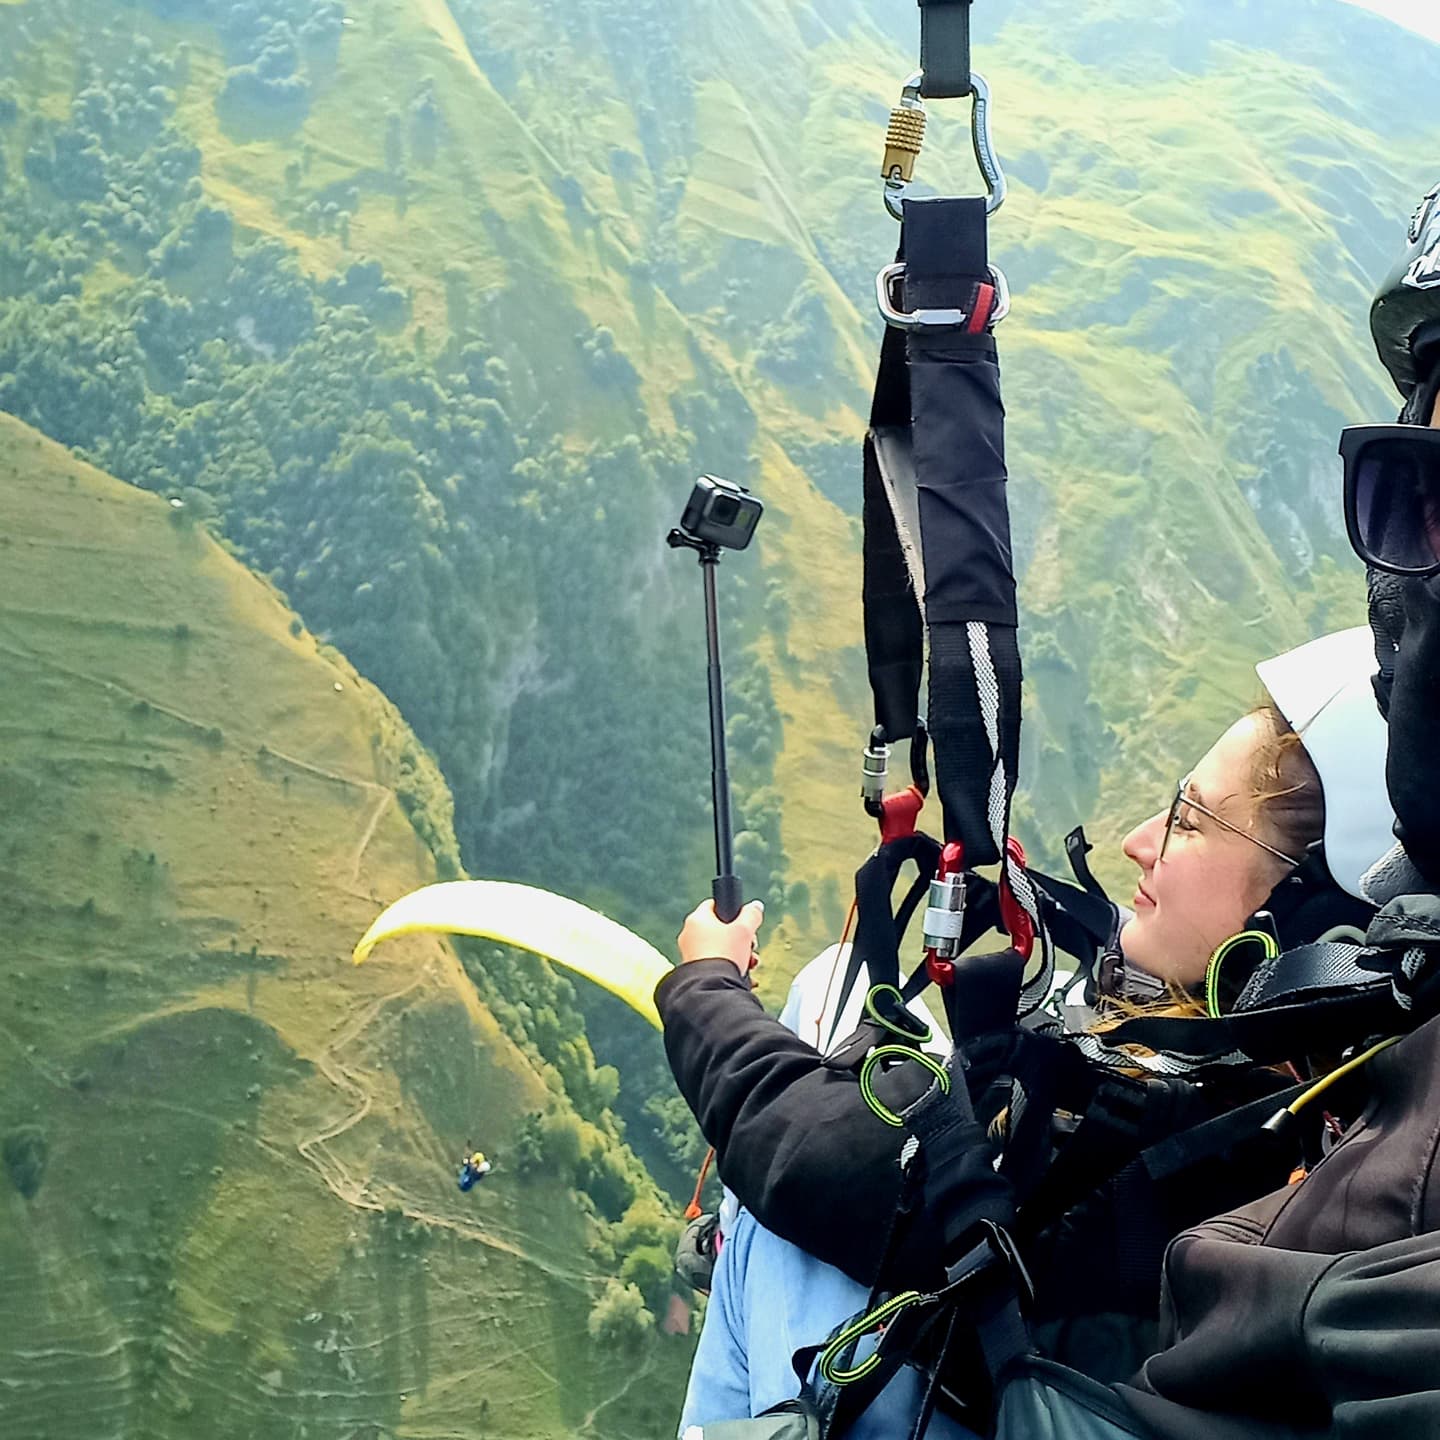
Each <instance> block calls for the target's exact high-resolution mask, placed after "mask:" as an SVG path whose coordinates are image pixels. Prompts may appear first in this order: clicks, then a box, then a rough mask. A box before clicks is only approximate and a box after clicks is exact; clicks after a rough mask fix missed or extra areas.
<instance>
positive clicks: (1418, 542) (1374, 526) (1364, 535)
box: [1340, 425, 1440, 575]
mask: <svg viewBox="0 0 1440 1440" xmlns="http://www.w3.org/2000/svg"><path fill="white" fill-rule="evenodd" d="M1340 455H1341V457H1342V458H1343V460H1344V462H1345V528H1346V529H1347V530H1348V531H1349V532H1350V544H1351V545H1352V546H1353V547H1354V549H1355V553H1356V554H1357V555H1358V556H1359V557H1360V558H1361V559H1362V560H1363V561H1364V562H1365V563H1366V564H1367V565H1370V566H1373V567H1374V568H1375V569H1376V570H1386V571H1388V572H1389V573H1390V574H1392V575H1436V574H1440V430H1432V429H1430V428H1429V427H1428V426H1424V425H1352V426H1350V427H1349V428H1348V429H1346V430H1343V431H1342V432H1341V434H1340Z"/></svg>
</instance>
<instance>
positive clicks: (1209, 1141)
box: [1139, 1080, 1311, 1180]
mask: <svg viewBox="0 0 1440 1440" xmlns="http://www.w3.org/2000/svg"><path fill="white" fill-rule="evenodd" d="M1310 1088H1311V1082H1310V1081H1308V1080H1306V1081H1304V1082H1302V1083H1301V1084H1299V1085H1292V1086H1291V1087H1290V1088H1289V1089H1288V1090H1277V1091H1274V1092H1272V1093H1271V1094H1269V1095H1262V1096H1261V1097H1260V1098H1259V1099H1258V1100H1251V1101H1250V1102H1249V1103H1248V1104H1246V1105H1240V1106H1237V1107H1236V1108H1235V1109H1234V1110H1227V1111H1226V1112H1225V1114H1223V1115H1217V1116H1216V1117H1215V1118H1214V1119H1213V1120H1206V1121H1205V1122H1204V1123H1203V1124H1200V1125H1192V1126H1191V1127H1190V1128H1189V1129H1188V1130H1182V1131H1181V1132H1180V1133H1179V1134H1178V1135H1172V1136H1170V1137H1169V1139H1166V1140H1160V1141H1157V1142H1156V1143H1155V1144H1154V1145H1150V1146H1147V1147H1146V1149H1144V1150H1142V1151H1141V1152H1140V1156H1139V1159H1140V1163H1141V1164H1142V1165H1143V1166H1144V1167H1145V1170H1146V1172H1147V1173H1148V1174H1149V1176H1150V1178H1151V1179H1152V1180H1168V1179H1169V1178H1170V1177H1171V1176H1172V1175H1179V1174H1181V1173H1182V1172H1183V1171H1185V1170H1188V1169H1189V1168H1190V1167H1191V1166H1192V1165H1198V1164H1199V1163H1200V1161H1202V1160H1209V1159H1211V1158H1212V1157H1213V1156H1216V1155H1221V1154H1223V1153H1224V1152H1225V1151H1226V1150H1228V1149H1230V1147H1231V1146H1232V1145H1234V1144H1235V1143H1236V1142H1237V1141H1240V1140H1245V1139H1249V1138H1251V1137H1253V1136H1256V1135H1259V1134H1261V1133H1263V1127H1264V1124H1265V1122H1266V1121H1267V1120H1268V1119H1269V1118H1270V1117H1271V1116H1272V1115H1273V1114H1275V1112H1276V1111H1277V1110H1283V1109H1284V1108H1285V1107H1286V1106H1287V1105H1290V1104H1291V1103H1292V1102H1294V1101H1296V1100H1298V1099H1299V1098H1300V1097H1301V1096H1302V1095H1303V1094H1304V1093H1305V1092H1306V1091H1307V1090H1308V1089H1310Z"/></svg>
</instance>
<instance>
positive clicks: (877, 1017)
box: [865, 985, 934, 1045]
mask: <svg viewBox="0 0 1440 1440" xmlns="http://www.w3.org/2000/svg"><path fill="white" fill-rule="evenodd" d="M882 994H883V995H887V996H888V995H893V996H894V997H895V1013H896V1014H897V1015H900V1016H903V1017H904V1018H903V1019H901V1020H894V1019H891V1018H890V1017H889V1016H888V1015H882V1014H881V1013H880V1007H879V1006H878V1005H877V1004H876V1003H875V997H876V996H877V995H882ZM865 1013H866V1014H867V1015H868V1016H869V1017H870V1018H871V1019H872V1020H873V1021H874V1022H875V1023H876V1024H877V1025H878V1026H880V1028H881V1029H882V1030H888V1031H889V1032H890V1033H891V1034H892V1035H898V1036H899V1037H900V1038H901V1039H902V1040H904V1041H906V1042H908V1043H909V1044H911V1045H928V1044H929V1043H930V1041H931V1040H932V1039H934V1036H933V1034H932V1033H931V1030H930V1027H929V1026H928V1025H925V1024H923V1023H922V1022H921V1020H920V1018H919V1017H918V1016H917V1015H915V1014H914V1013H913V1012H912V1011H911V1010H910V1009H909V1007H908V1006H907V1005H906V1004H905V997H904V996H903V995H902V994H901V993H900V991H899V990H898V989H896V987H895V986H894V985H872V986H871V987H870V993H869V994H868V995H867V996H866V997H865ZM907 1021H908V1022H909V1028H907V1024H906V1022H907Z"/></svg>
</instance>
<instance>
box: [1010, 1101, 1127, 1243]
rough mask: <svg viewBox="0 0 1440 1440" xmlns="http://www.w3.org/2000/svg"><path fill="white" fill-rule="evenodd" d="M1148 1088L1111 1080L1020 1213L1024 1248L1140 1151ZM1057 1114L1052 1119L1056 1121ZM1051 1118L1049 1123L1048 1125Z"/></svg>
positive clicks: (1018, 1230) (1018, 1231)
mask: <svg viewBox="0 0 1440 1440" xmlns="http://www.w3.org/2000/svg"><path fill="white" fill-rule="evenodd" d="M1148 1102H1149V1096H1148V1094H1147V1086H1146V1082H1145V1081H1143V1080H1135V1079H1132V1078H1131V1077H1130V1076H1127V1075H1118V1074H1117V1075H1107V1076H1105V1077H1104V1078H1103V1079H1102V1080H1101V1081H1100V1083H1099V1084H1098V1085H1097V1086H1096V1087H1095V1091H1094V1094H1093V1095H1092V1096H1091V1099H1090V1103H1089V1104H1088V1105H1087V1106H1086V1107H1085V1111H1084V1113H1083V1115H1082V1116H1081V1119H1080V1124H1079V1125H1078V1126H1077V1127H1076V1129H1075V1133H1074V1134H1073V1135H1071V1136H1070V1138H1069V1139H1068V1140H1066V1142H1065V1144H1064V1146H1063V1147H1062V1148H1061V1150H1060V1151H1059V1153H1058V1154H1057V1155H1055V1156H1054V1158H1053V1159H1052V1160H1051V1163H1050V1164H1049V1165H1048V1166H1047V1167H1046V1169H1045V1170H1044V1172H1043V1173H1042V1174H1041V1176H1040V1178H1039V1180H1038V1181H1037V1182H1036V1184H1035V1185H1034V1187H1033V1189H1031V1191H1030V1193H1029V1195H1028V1196H1027V1197H1026V1198H1025V1201H1024V1203H1023V1204H1022V1205H1021V1207H1020V1215H1019V1218H1018V1220H1017V1221H1016V1236H1017V1238H1018V1239H1019V1240H1020V1241H1021V1243H1022V1244H1023V1243H1025V1242H1026V1241H1027V1240H1029V1239H1031V1238H1033V1237H1034V1236H1036V1235H1038V1234H1039V1233H1040V1232H1041V1231H1042V1230H1044V1229H1045V1228H1046V1226H1048V1225H1050V1224H1051V1223H1053V1222H1054V1221H1055V1220H1058V1219H1059V1218H1060V1216H1061V1215H1063V1214H1064V1213H1065V1212H1066V1211H1067V1210H1069V1209H1070V1207H1071V1206H1072V1205H1073V1204H1074V1203H1075V1202H1076V1201H1077V1200H1079V1199H1081V1198H1082V1197H1083V1196H1086V1195H1089V1194H1090V1193H1091V1192H1092V1191H1094V1190H1096V1189H1098V1188H1099V1187H1100V1186H1101V1185H1103V1184H1104V1183H1105V1181H1107V1180H1109V1179H1110V1178H1111V1177H1113V1176H1114V1175H1115V1174H1116V1173H1118V1172H1119V1171H1120V1170H1122V1169H1123V1168H1124V1167H1125V1166H1126V1165H1127V1164H1129V1162H1130V1161H1131V1160H1133V1159H1134V1158H1135V1155H1136V1154H1137V1152H1138V1151H1139V1149H1140V1146H1141V1143H1142V1137H1143V1135H1144V1133H1145V1128H1146V1124H1145V1122H1146V1118H1147V1115H1148V1114H1149V1108H1150V1107H1149V1103H1148ZM1053 1114H1054V1111H1053V1109H1052V1110H1051V1111H1050V1115H1053ZM1049 1118H1050V1117H1049V1115H1047V1116H1046V1117H1045V1119H1046V1121H1047V1122H1048V1120H1049Z"/></svg>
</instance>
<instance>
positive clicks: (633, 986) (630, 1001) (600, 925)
mask: <svg viewBox="0 0 1440 1440" xmlns="http://www.w3.org/2000/svg"><path fill="white" fill-rule="evenodd" d="M420 934H445V935H474V936H478V937H480V938H482V939H486V940H494V941H496V942H498V943H499V944H502V945H514V946H516V947H517V948H518V949H521V950H529V951H530V952H531V953H532V954H535V955H539V956H540V957H541V958H542V959H545V960H549V961H551V962H552V963H554V964H556V965H564V966H565V967H566V968H567V969H570V970H573V971H575V973H576V974H577V975H583V976H585V978H586V979H587V980H593V981H594V982H595V984H597V985H599V986H602V987H603V988H604V989H606V990H608V991H609V992H610V993H611V994H612V995H617V996H619V998H620V999H621V1000H623V1001H624V1002H625V1003H626V1004H627V1005H628V1006H629V1007H630V1008H631V1009H632V1010H634V1011H635V1013H636V1014H637V1015H641V1016H643V1017H644V1018H645V1019H646V1020H648V1021H649V1022H650V1024H652V1025H653V1026H654V1027H655V1028H656V1029H657V1030H658V1029H660V1015H659V1012H658V1011H657V1010H656V1009H655V1000H654V994H655V987H656V985H658V984H659V983H660V981H661V979H663V978H664V976H665V975H667V974H668V973H669V971H670V968H671V967H670V962H669V961H668V960H666V958H665V957H664V956H663V955H662V954H661V953H660V952H659V951H658V950H657V949H656V948H655V947H654V946H653V945H651V944H649V943H648V942H647V941H645V940H642V939H641V938H640V937H639V936H638V935H636V934H634V933H632V932H631V931H629V930H627V929H626V928H625V927H624V926H623V925H619V924H617V923H616V922H615V921H614V920H611V919H609V918H608V917H606V916H604V915H601V914H599V913H597V912H596V911H594V910H591V909H589V908H588V907H586V906H584V905H581V904H580V903H579V902H578V901H575V900H569V899H567V898H566V897H565V896H563V895H553V894H551V893H550V891H548V890H537V889H535V888H534V887H533V886H531V885H516V884H513V883H511V882H509V881H503V880H451V881H447V882H445V883H443V884H439V885H427V886H425V887H424V889H421V890H415V891H412V892H411V893H410V894H409V895H405V896H402V897H401V898H400V899H399V900H397V901H396V902H395V903H394V904H393V905H391V906H389V907H388V908H387V909H385V910H384V911H382V912H381V914H380V915H379V916H378V917H377V918H376V920H375V923H374V924H373V925H371V927H370V928H369V929H368V930H367V931H366V932H365V935H364V937H363V938H362V939H361V941H360V943H359V944H358V945H357V946H356V947H355V963H356V964H357V965H358V964H360V963H361V962H362V961H363V960H364V959H365V958H366V957H367V956H368V955H369V954H370V952H371V951H372V950H373V949H374V948H375V946H377V945H378V944H379V943H380V942H381V941H382V940H390V939H393V938H395V937H396V936H399V935H420ZM471 1183H472V1184H473V1183H474V1182H473V1181H472V1182H471ZM460 1188H461V1189H462V1190H465V1189H468V1188H469V1186H467V1185H464V1184H463V1183H462V1185H461V1187H460Z"/></svg>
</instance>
